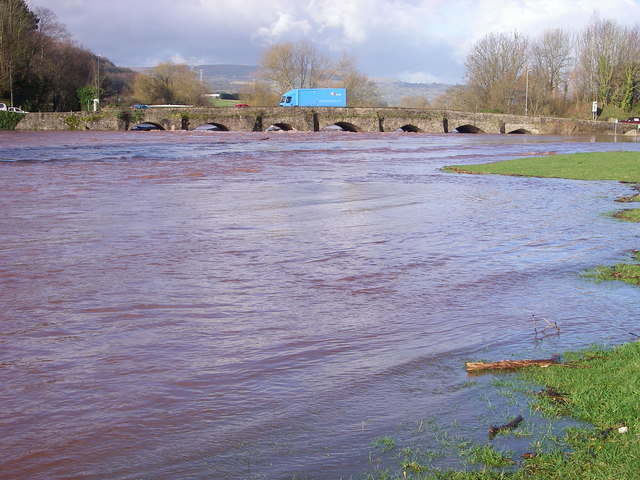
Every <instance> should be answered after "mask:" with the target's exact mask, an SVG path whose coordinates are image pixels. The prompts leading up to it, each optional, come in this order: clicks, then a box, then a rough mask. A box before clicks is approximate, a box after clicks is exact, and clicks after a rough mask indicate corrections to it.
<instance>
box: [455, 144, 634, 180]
mask: <svg viewBox="0 0 640 480" xmlns="http://www.w3.org/2000/svg"><path fill="white" fill-rule="evenodd" d="M445 170H446V171H451V172H459V173H496V174H500V175H518V176H526V177H545V178H567V179H574V180H618V181H623V182H634V183H635V182H640V152H593V153H575V154H570V155H549V156H544V157H531V158H517V159H515V160H505V161H503V162H495V163H487V164H480V165H452V166H449V167H445Z"/></svg>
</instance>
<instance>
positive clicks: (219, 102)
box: [209, 98, 245, 107]
mask: <svg viewBox="0 0 640 480" xmlns="http://www.w3.org/2000/svg"><path fill="white" fill-rule="evenodd" d="M209 103H210V104H211V106H212V107H233V106H235V105H237V104H238V103H245V102H243V101H242V100H225V99H222V98H212V99H210V100H209Z"/></svg>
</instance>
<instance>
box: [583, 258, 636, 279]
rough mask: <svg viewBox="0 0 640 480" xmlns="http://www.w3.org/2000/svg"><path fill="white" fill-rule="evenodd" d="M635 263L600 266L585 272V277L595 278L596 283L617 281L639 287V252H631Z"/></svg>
mask: <svg viewBox="0 0 640 480" xmlns="http://www.w3.org/2000/svg"><path fill="white" fill-rule="evenodd" d="M633 259H634V260H635V262H636V263H625V262H620V263H616V264H615V265H600V266H598V267H596V268H594V269H591V270H587V271H586V272H585V274H584V275H585V277H589V278H595V279H596V280H598V281H607V280H619V281H621V282H626V283H630V284H632V285H640V252H639V251H634V252H633Z"/></svg>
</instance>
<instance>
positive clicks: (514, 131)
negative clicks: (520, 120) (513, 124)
mask: <svg viewBox="0 0 640 480" xmlns="http://www.w3.org/2000/svg"><path fill="white" fill-rule="evenodd" d="M512 133H513V134H516V135H525V134H530V133H531V132H530V131H529V130H527V129H525V128H518V129H516V130H513V131H511V132H509V134H512Z"/></svg>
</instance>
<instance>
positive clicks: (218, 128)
mask: <svg viewBox="0 0 640 480" xmlns="http://www.w3.org/2000/svg"><path fill="white" fill-rule="evenodd" d="M195 130H200V131H202V130H206V131H208V132H228V131H229V129H228V128H227V127H226V126H225V125H223V124H221V123H215V122H209V123H203V124H202V125H199V126H197V127H196V128H195Z"/></svg>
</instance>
